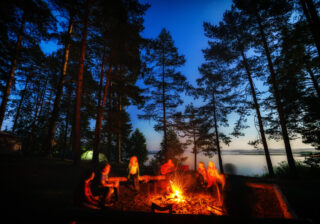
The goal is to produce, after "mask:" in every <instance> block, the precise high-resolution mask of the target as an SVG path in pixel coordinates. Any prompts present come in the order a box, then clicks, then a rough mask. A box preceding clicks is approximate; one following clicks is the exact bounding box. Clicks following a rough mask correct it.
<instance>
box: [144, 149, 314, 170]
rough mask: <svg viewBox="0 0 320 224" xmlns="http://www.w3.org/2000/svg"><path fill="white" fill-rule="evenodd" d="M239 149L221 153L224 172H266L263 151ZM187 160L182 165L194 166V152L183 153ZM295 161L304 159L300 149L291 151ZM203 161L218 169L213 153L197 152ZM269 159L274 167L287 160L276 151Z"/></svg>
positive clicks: (198, 158) (198, 160)
mask: <svg viewBox="0 0 320 224" xmlns="http://www.w3.org/2000/svg"><path fill="white" fill-rule="evenodd" d="M239 151H240V150H231V151H227V152H224V153H223V154H222V162H223V165H224V168H225V173H227V174H232V173H233V174H236V175H243V176H256V175H262V174H265V173H267V172H268V170H267V164H266V158H265V155H264V154H263V153H255V152H254V151H253V150H250V153H247V152H249V150H246V152H244V153H241V152H239ZM302 151H303V152H304V153H307V152H315V150H308V151H306V150H302ZM185 156H187V157H188V158H187V160H186V161H185V162H184V165H189V169H193V168H194V154H192V153H185ZM293 156H294V159H295V161H304V159H305V157H304V156H302V155H301V151H296V152H294V153H293ZM152 157H153V155H152V154H149V160H148V161H150V160H151V159H152ZM200 161H202V162H204V164H205V165H206V166H207V165H208V162H209V161H213V162H214V163H215V165H216V167H217V168H218V169H219V162H218V156H217V155H214V156H213V157H212V158H209V157H206V156H204V155H203V154H198V156H197V162H200ZM271 161H272V165H273V167H276V166H278V165H279V163H281V162H287V156H286V155H285V154H284V152H281V151H278V152H273V154H271Z"/></svg>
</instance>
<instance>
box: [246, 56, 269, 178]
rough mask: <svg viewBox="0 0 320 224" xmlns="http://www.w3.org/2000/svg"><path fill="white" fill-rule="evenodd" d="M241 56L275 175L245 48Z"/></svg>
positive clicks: (267, 156)
mask: <svg viewBox="0 0 320 224" xmlns="http://www.w3.org/2000/svg"><path fill="white" fill-rule="evenodd" d="M241 56H242V59H243V64H244V67H245V69H246V72H247V76H248V80H249V83H250V88H251V95H252V98H253V103H254V107H255V109H256V113H257V117H258V123H259V131H260V136H261V140H262V145H263V148H264V153H265V156H266V161H267V167H268V171H269V174H270V175H271V176H272V177H273V176H274V172H273V167H272V162H271V158H270V153H269V148H268V144H267V140H266V136H265V133H264V128H263V123H262V117H261V114H260V106H259V103H258V100H257V95H256V91H255V88H254V85H253V80H252V76H251V71H250V69H249V64H248V62H247V58H246V56H245V54H244V52H243V50H241Z"/></svg>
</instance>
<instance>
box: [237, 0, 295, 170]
mask: <svg viewBox="0 0 320 224" xmlns="http://www.w3.org/2000/svg"><path fill="white" fill-rule="evenodd" d="M234 2H235V5H236V6H237V7H238V8H239V9H240V10H242V12H243V13H245V14H246V15H247V16H248V19H249V20H250V25H251V29H252V31H251V32H254V33H255V34H256V36H258V37H259V41H257V42H256V45H257V46H260V47H262V49H263V53H264V55H265V56H266V58H267V66H268V69H269V74H270V82H271V87H272V92H273V97H274V99H275V103H276V110H277V112H278V115H279V122H280V126H281V132H282V137H283V140H284V144H285V150H286V154H287V159H288V164H289V167H290V170H291V172H292V174H293V175H296V169H295V162H294V158H293V155H292V150H291V145H290V139H289V135H288V129H287V123H286V118H285V115H284V112H283V105H282V102H281V96H280V93H279V86H278V85H279V84H278V81H277V74H276V71H275V68H274V62H273V60H272V51H271V50H272V48H270V46H269V45H270V43H273V42H272V40H271V39H270V36H271V34H272V31H273V30H275V27H277V26H276V25H275V24H276V23H277V25H278V26H281V25H282V23H283V22H285V21H287V20H286V13H287V12H288V11H290V5H289V4H288V3H287V2H286V1H269V2H268V3H266V2H265V1H249V2H248V1H246V2H245V1H242V0H235V1H234ZM271 22H272V26H271ZM273 26H275V27H273ZM271 28H272V30H271ZM266 32H269V35H267V33H266ZM273 34H274V33H273ZM268 37H269V39H268Z"/></svg>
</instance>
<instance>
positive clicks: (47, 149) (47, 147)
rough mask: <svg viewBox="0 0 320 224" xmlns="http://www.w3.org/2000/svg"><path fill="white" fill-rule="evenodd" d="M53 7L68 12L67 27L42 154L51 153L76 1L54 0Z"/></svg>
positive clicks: (65, 72)
mask: <svg viewBox="0 0 320 224" xmlns="http://www.w3.org/2000/svg"><path fill="white" fill-rule="evenodd" d="M54 4H55V7H56V8H58V10H60V12H61V13H62V14H65V13H66V14H68V15H67V17H68V28H67V31H66V33H65V35H63V38H62V39H63V40H62V43H63V44H64V51H63V59H62V65H61V71H60V77H59V81H58V85H57V88H56V93H55V100H54V104H53V109H52V112H51V118H50V120H49V126H48V134H47V137H46V140H45V142H44V143H43V146H42V147H43V151H44V154H46V155H50V154H51V153H52V143H53V141H54V136H55V133H56V126H57V122H58V117H59V111H60V106H61V98H62V94H63V87H64V83H65V77H66V74H67V65H68V60H69V52H70V46H71V35H72V32H73V26H74V23H75V17H76V9H75V8H76V5H77V4H76V1H73V0H72V1H64V2H62V1H54Z"/></svg>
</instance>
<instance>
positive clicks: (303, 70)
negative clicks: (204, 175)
mask: <svg viewBox="0 0 320 224" xmlns="http://www.w3.org/2000/svg"><path fill="white" fill-rule="evenodd" d="M0 4H1V6H0V10H1V13H0V29H1V32H0V35H1V38H0V45H1V47H0V74H1V76H0V97H1V107H0V130H2V131H4V132H9V133H12V134H15V135H17V136H19V137H21V139H22V153H23V155H26V156H40V157H59V158H69V159H72V160H73V163H74V164H76V165H77V164H79V163H80V162H81V155H82V154H83V153H84V152H86V151H89V150H91V151H93V155H92V162H93V163H98V162H99V157H100V155H101V154H102V155H104V156H105V158H107V160H108V161H110V162H113V163H122V162H124V161H128V159H129V158H130V157H131V156H132V155H137V157H138V159H139V161H141V163H143V162H144V161H146V160H147V155H148V150H147V145H146V139H145V137H144V135H143V134H142V132H141V130H139V129H134V128H133V125H132V123H131V121H130V115H129V113H128V111H127V108H128V107H129V106H131V105H134V106H136V107H137V108H139V109H140V110H141V111H142V112H141V114H140V115H139V119H145V120H152V121H154V122H155V126H154V129H155V130H156V131H159V132H160V133H161V134H163V139H162V142H161V146H160V148H161V150H160V151H159V152H158V153H157V154H156V156H155V158H156V160H155V161H153V162H154V163H155V164H157V163H158V164H161V163H163V162H164V161H166V160H167V159H168V158H172V159H173V160H174V162H175V163H183V161H184V160H185V159H186V158H185V157H184V154H183V152H184V150H185V148H186V147H188V146H190V147H191V148H192V152H193V153H194V155H195V157H194V163H195V167H196V165H197V162H198V161H197V155H198V154H199V153H204V154H205V155H208V156H212V155H214V154H217V155H218V158H219V167H220V171H221V173H223V172H224V171H223V165H222V164H223V161H222V157H221V145H222V144H229V143H230V142H231V141H232V140H233V139H234V138H237V137H240V136H243V135H244V133H243V132H244V130H245V129H246V128H247V127H248V122H247V118H248V117H249V116H254V118H255V125H256V127H257V131H258V135H259V138H258V139H255V140H252V141H250V144H251V145H253V146H255V147H261V148H262V149H263V150H264V153H265V157H266V161H267V167H268V172H269V174H270V175H273V172H274V171H273V164H272V162H271V159H270V153H269V147H268V139H276V140H278V141H283V142H284V145H285V152H286V156H287V160H288V166H289V169H290V172H292V174H295V173H296V165H295V160H294V158H293V154H292V145H291V142H290V140H293V139H296V138H302V141H303V142H304V143H306V144H310V145H311V146H312V147H314V148H315V149H320V87H319V81H320V60H319V59H320V29H319V27H320V23H319V9H320V1H317V0H268V1H265V0H233V2H232V6H231V8H230V9H229V10H227V11H225V12H224V14H223V19H222V20H221V21H220V22H219V23H218V24H213V23H211V21H205V22H204V23H203V31H204V33H203V35H205V36H206V37H207V38H208V45H207V48H205V49H203V50H202V53H203V56H204V58H205V62H204V63H203V64H199V67H198V71H199V74H200V78H198V79H197V85H196V86H194V85H191V84H190V82H189V81H188V80H187V78H186V77H185V75H184V74H182V73H181V71H180V69H181V68H182V67H183V66H184V64H185V63H186V58H185V56H184V55H182V54H181V53H179V49H178V48H177V47H176V46H175V44H174V39H173V37H172V36H171V34H170V32H169V31H168V30H167V29H166V28H164V29H162V31H161V32H160V33H159V35H158V36H157V37H156V38H154V39H148V38H144V37H142V35H141V33H142V31H143V30H144V16H145V13H146V12H147V10H148V8H149V7H150V6H151V5H150V4H152V1H151V2H150V4H143V3H141V2H139V1H138V0H110V1H103V0H65V1H59V0H46V1H45V0H12V1H0ZM212 13H214V12H212ZM317 27H318V28H317ZM52 40H54V41H56V42H57V43H58V44H59V46H61V47H60V48H59V49H58V50H57V51H54V52H53V53H51V54H49V55H47V54H45V53H44V51H43V49H42V48H41V47H40V43H41V42H42V41H52ZM257 82H262V83H263V85H264V86H265V87H267V91H264V90H261V89H259V88H257V84H256V83H257ZM141 83H143V85H142V84H141ZM182 93H184V94H186V95H187V96H191V97H193V98H194V100H198V101H200V102H202V104H201V106H195V105H194V104H188V105H186V106H185V108H184V110H182V111H180V110H178V109H177V108H178V107H179V106H181V105H183V104H184V98H183V95H182ZM231 113H236V114H237V116H238V120H237V122H236V123H235V124H230V122H229V120H228V115H230V114H231ZM5 121H8V122H10V124H11V125H10V126H6V125H4V124H5ZM228 125H231V126H232V128H233V132H232V133H231V134H230V133H224V132H223V131H221V128H222V127H225V126H228ZM181 138H183V139H187V140H186V142H182V141H181V140H180V139H181Z"/></svg>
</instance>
